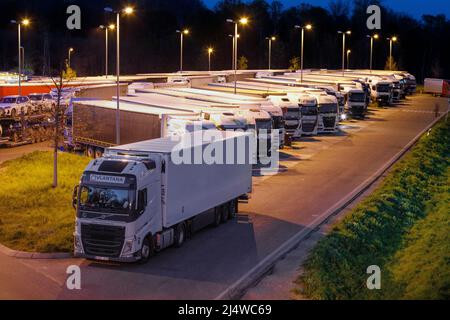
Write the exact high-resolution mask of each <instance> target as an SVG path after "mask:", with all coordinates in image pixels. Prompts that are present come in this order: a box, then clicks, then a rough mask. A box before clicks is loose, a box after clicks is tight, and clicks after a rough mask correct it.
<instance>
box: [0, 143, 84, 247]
mask: <svg viewBox="0 0 450 320" xmlns="http://www.w3.org/2000/svg"><path fill="white" fill-rule="evenodd" d="M58 158H59V161H58V166H59V170H58V174H59V186H58V187H57V188H52V181H53V153H51V152H42V151H37V152H33V153H31V154H28V155H25V156H23V157H21V158H19V159H15V160H11V161H7V162H5V163H3V164H2V165H0V176H1V184H2V187H1V188H0V243H2V244H4V245H6V246H7V247H9V248H12V249H15V250H21V251H32V252H70V251H72V248H73V241H72V233H73V230H74V221H75V211H74V209H73V208H72V190H73V187H74V186H75V185H76V184H78V182H79V179H80V177H81V173H82V172H83V170H84V168H85V167H86V165H87V164H88V162H89V159H88V158H86V157H81V156H77V155H73V154H67V153H60V154H59V155H58Z"/></svg>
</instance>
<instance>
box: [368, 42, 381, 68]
mask: <svg viewBox="0 0 450 320" xmlns="http://www.w3.org/2000/svg"><path fill="white" fill-rule="evenodd" d="M367 37H368V38H370V57H369V70H370V73H372V62H373V39H378V38H379V36H378V34H374V35H373V36H369V35H368V36H367Z"/></svg>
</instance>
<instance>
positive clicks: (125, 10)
mask: <svg viewBox="0 0 450 320" xmlns="http://www.w3.org/2000/svg"><path fill="white" fill-rule="evenodd" d="M104 10H105V11H106V12H111V13H115V14H116V29H117V31H116V39H117V40H116V77H117V79H116V82H117V88H116V95H117V99H116V100H117V108H116V144H118V145H119V144H120V14H121V13H122V14H124V15H130V14H132V13H133V12H134V9H133V8H132V7H126V8H123V9H122V10H116V11H114V10H113V9H111V8H109V7H107V8H104Z"/></svg>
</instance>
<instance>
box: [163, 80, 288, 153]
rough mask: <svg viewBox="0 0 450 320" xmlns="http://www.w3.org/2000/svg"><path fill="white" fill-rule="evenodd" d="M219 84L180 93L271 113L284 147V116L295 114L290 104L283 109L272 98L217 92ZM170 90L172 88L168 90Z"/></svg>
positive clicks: (184, 90) (182, 89)
mask: <svg viewBox="0 0 450 320" xmlns="http://www.w3.org/2000/svg"><path fill="white" fill-rule="evenodd" d="M213 84H217V83H209V84H208V86H206V87H201V88H197V87H196V88H178V89H177V90H178V91H182V92H187V93H195V94H201V95H204V96H207V97H216V98H223V99H226V100H225V102H227V103H233V104H236V105H239V106H246V107H251V108H255V107H256V108H260V109H261V110H263V111H265V112H267V113H269V115H270V116H271V118H272V122H273V128H274V129H276V130H279V133H280V135H279V136H280V146H283V145H284V135H285V133H286V130H285V127H284V120H283V115H284V113H285V112H292V111H294V112H295V108H293V109H294V110H292V109H291V107H290V105H289V104H287V105H286V104H283V108H284V109H283V108H282V107H281V106H280V105H278V104H277V103H276V102H274V101H273V100H272V99H270V97H266V96H262V95H257V94H256V95H250V96H249V95H244V94H234V93H231V92H230V91H227V90H224V91H222V90H216V87H214V86H212V85H213ZM166 89H168V90H170V88H166Z"/></svg>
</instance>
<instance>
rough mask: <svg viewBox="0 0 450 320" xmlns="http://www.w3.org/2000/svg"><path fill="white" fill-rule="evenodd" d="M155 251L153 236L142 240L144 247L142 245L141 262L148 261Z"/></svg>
mask: <svg viewBox="0 0 450 320" xmlns="http://www.w3.org/2000/svg"><path fill="white" fill-rule="evenodd" d="M153 252H154V246H153V239H152V237H151V236H147V237H146V238H145V239H144V241H142V247H141V252H140V254H141V259H140V260H139V263H146V262H147V261H148V260H149V259H150V257H151V256H152V255H153Z"/></svg>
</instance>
